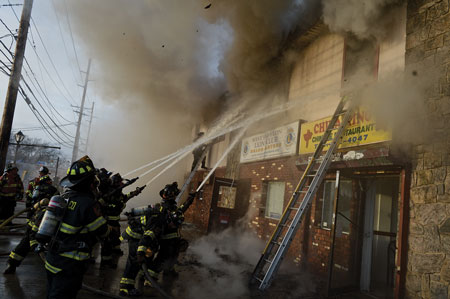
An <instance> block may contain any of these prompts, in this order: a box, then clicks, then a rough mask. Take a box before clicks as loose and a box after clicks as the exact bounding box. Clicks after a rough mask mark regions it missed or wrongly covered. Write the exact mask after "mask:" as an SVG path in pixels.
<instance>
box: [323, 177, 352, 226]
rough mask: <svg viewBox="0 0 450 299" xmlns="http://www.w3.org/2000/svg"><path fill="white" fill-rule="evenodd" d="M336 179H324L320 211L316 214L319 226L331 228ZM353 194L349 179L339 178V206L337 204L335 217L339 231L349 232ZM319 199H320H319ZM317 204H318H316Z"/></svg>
mask: <svg viewBox="0 0 450 299" xmlns="http://www.w3.org/2000/svg"><path fill="white" fill-rule="evenodd" d="M335 184H336V181H334V180H333V181H325V182H324V188H323V199H321V200H322V211H321V214H320V215H318V216H319V219H317V217H316V223H317V224H318V225H320V227H321V228H324V229H331V224H332V218H333V212H334V211H333V208H334V192H335V190H336V189H335ZM352 195H353V185H352V181H350V180H341V181H340V186H339V206H338V217H337V222H336V225H337V230H338V231H339V232H344V233H349V232H350V222H349V221H348V219H351V218H350V216H351V215H350V203H351V200H352ZM319 200H320V199H319ZM318 206H319V205H318Z"/></svg>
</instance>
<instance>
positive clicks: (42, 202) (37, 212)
mask: <svg viewBox="0 0 450 299" xmlns="http://www.w3.org/2000/svg"><path fill="white" fill-rule="evenodd" d="M56 193H58V190H57V189H56V188H55V187H54V186H52V185H46V184H41V185H38V186H36V188H34V192H33V196H32V197H31V198H30V200H31V201H32V202H34V205H33V207H30V209H31V215H30V217H29V220H28V222H27V228H26V231H25V235H24V237H23V238H22V240H20V242H19V244H18V245H17V246H16V248H14V250H13V251H11V253H10V255H9V258H8V262H7V263H8V267H7V268H6V269H5V271H4V272H3V274H13V273H15V272H16V268H17V267H19V266H20V264H21V263H22V261H23V259H24V258H25V257H26V256H27V254H28V253H29V252H30V251H34V249H35V248H36V247H37V245H38V241H37V240H36V238H35V237H36V232H37V231H38V228H39V224H40V221H41V219H42V216H43V214H44V212H45V207H46V206H47V204H48V201H49V198H50V197H52V196H53V195H55V194H56Z"/></svg>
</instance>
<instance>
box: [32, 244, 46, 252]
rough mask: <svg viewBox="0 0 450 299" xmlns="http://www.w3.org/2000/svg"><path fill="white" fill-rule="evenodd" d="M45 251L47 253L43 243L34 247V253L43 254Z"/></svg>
mask: <svg viewBox="0 0 450 299" xmlns="http://www.w3.org/2000/svg"><path fill="white" fill-rule="evenodd" d="M43 251H45V247H44V245H42V244H41V243H39V244H37V245H36V247H34V252H36V253H41V252H43Z"/></svg>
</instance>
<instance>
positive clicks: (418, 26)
mask: <svg viewBox="0 0 450 299" xmlns="http://www.w3.org/2000/svg"><path fill="white" fill-rule="evenodd" d="M406 30H407V32H406V33H407V36H406V72H407V73H406V74H408V73H409V72H417V74H418V75H419V76H420V75H421V74H425V73H429V72H431V73H432V74H433V75H436V78H435V80H433V82H432V83H431V84H430V85H429V86H428V87H427V92H426V98H424V101H425V103H426V107H427V109H428V110H427V111H426V112H427V115H426V118H425V119H426V120H427V123H430V126H431V128H430V132H433V133H432V134H430V135H432V136H429V137H430V138H427V139H426V140H425V141H424V142H423V144H418V145H415V149H414V154H413V161H412V167H413V168H412V180H411V202H410V224H409V237H408V262H407V273H406V285H405V288H406V292H405V295H406V296H405V297H406V298H448V296H449V295H450V288H449V287H450V134H449V130H448V124H449V123H450V12H449V0H410V1H408V8H407V28H406Z"/></svg>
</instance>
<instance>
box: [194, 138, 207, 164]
mask: <svg viewBox="0 0 450 299" xmlns="http://www.w3.org/2000/svg"><path fill="white" fill-rule="evenodd" d="M203 135H204V133H203V132H199V133H198V134H197V137H196V138H195V139H194V141H197V140H198V139H200V138H201V137H202V136H203ZM205 149H206V144H202V145H200V146H198V147H197V148H195V149H194V150H193V151H192V155H193V156H194V161H192V167H191V171H193V170H194V168H195V165H197V163H198V161H199V160H200V158H201V157H202V155H203V152H204V151H205ZM201 167H202V168H203V169H207V167H206V156H205V157H204V158H203V160H202V166H201Z"/></svg>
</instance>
